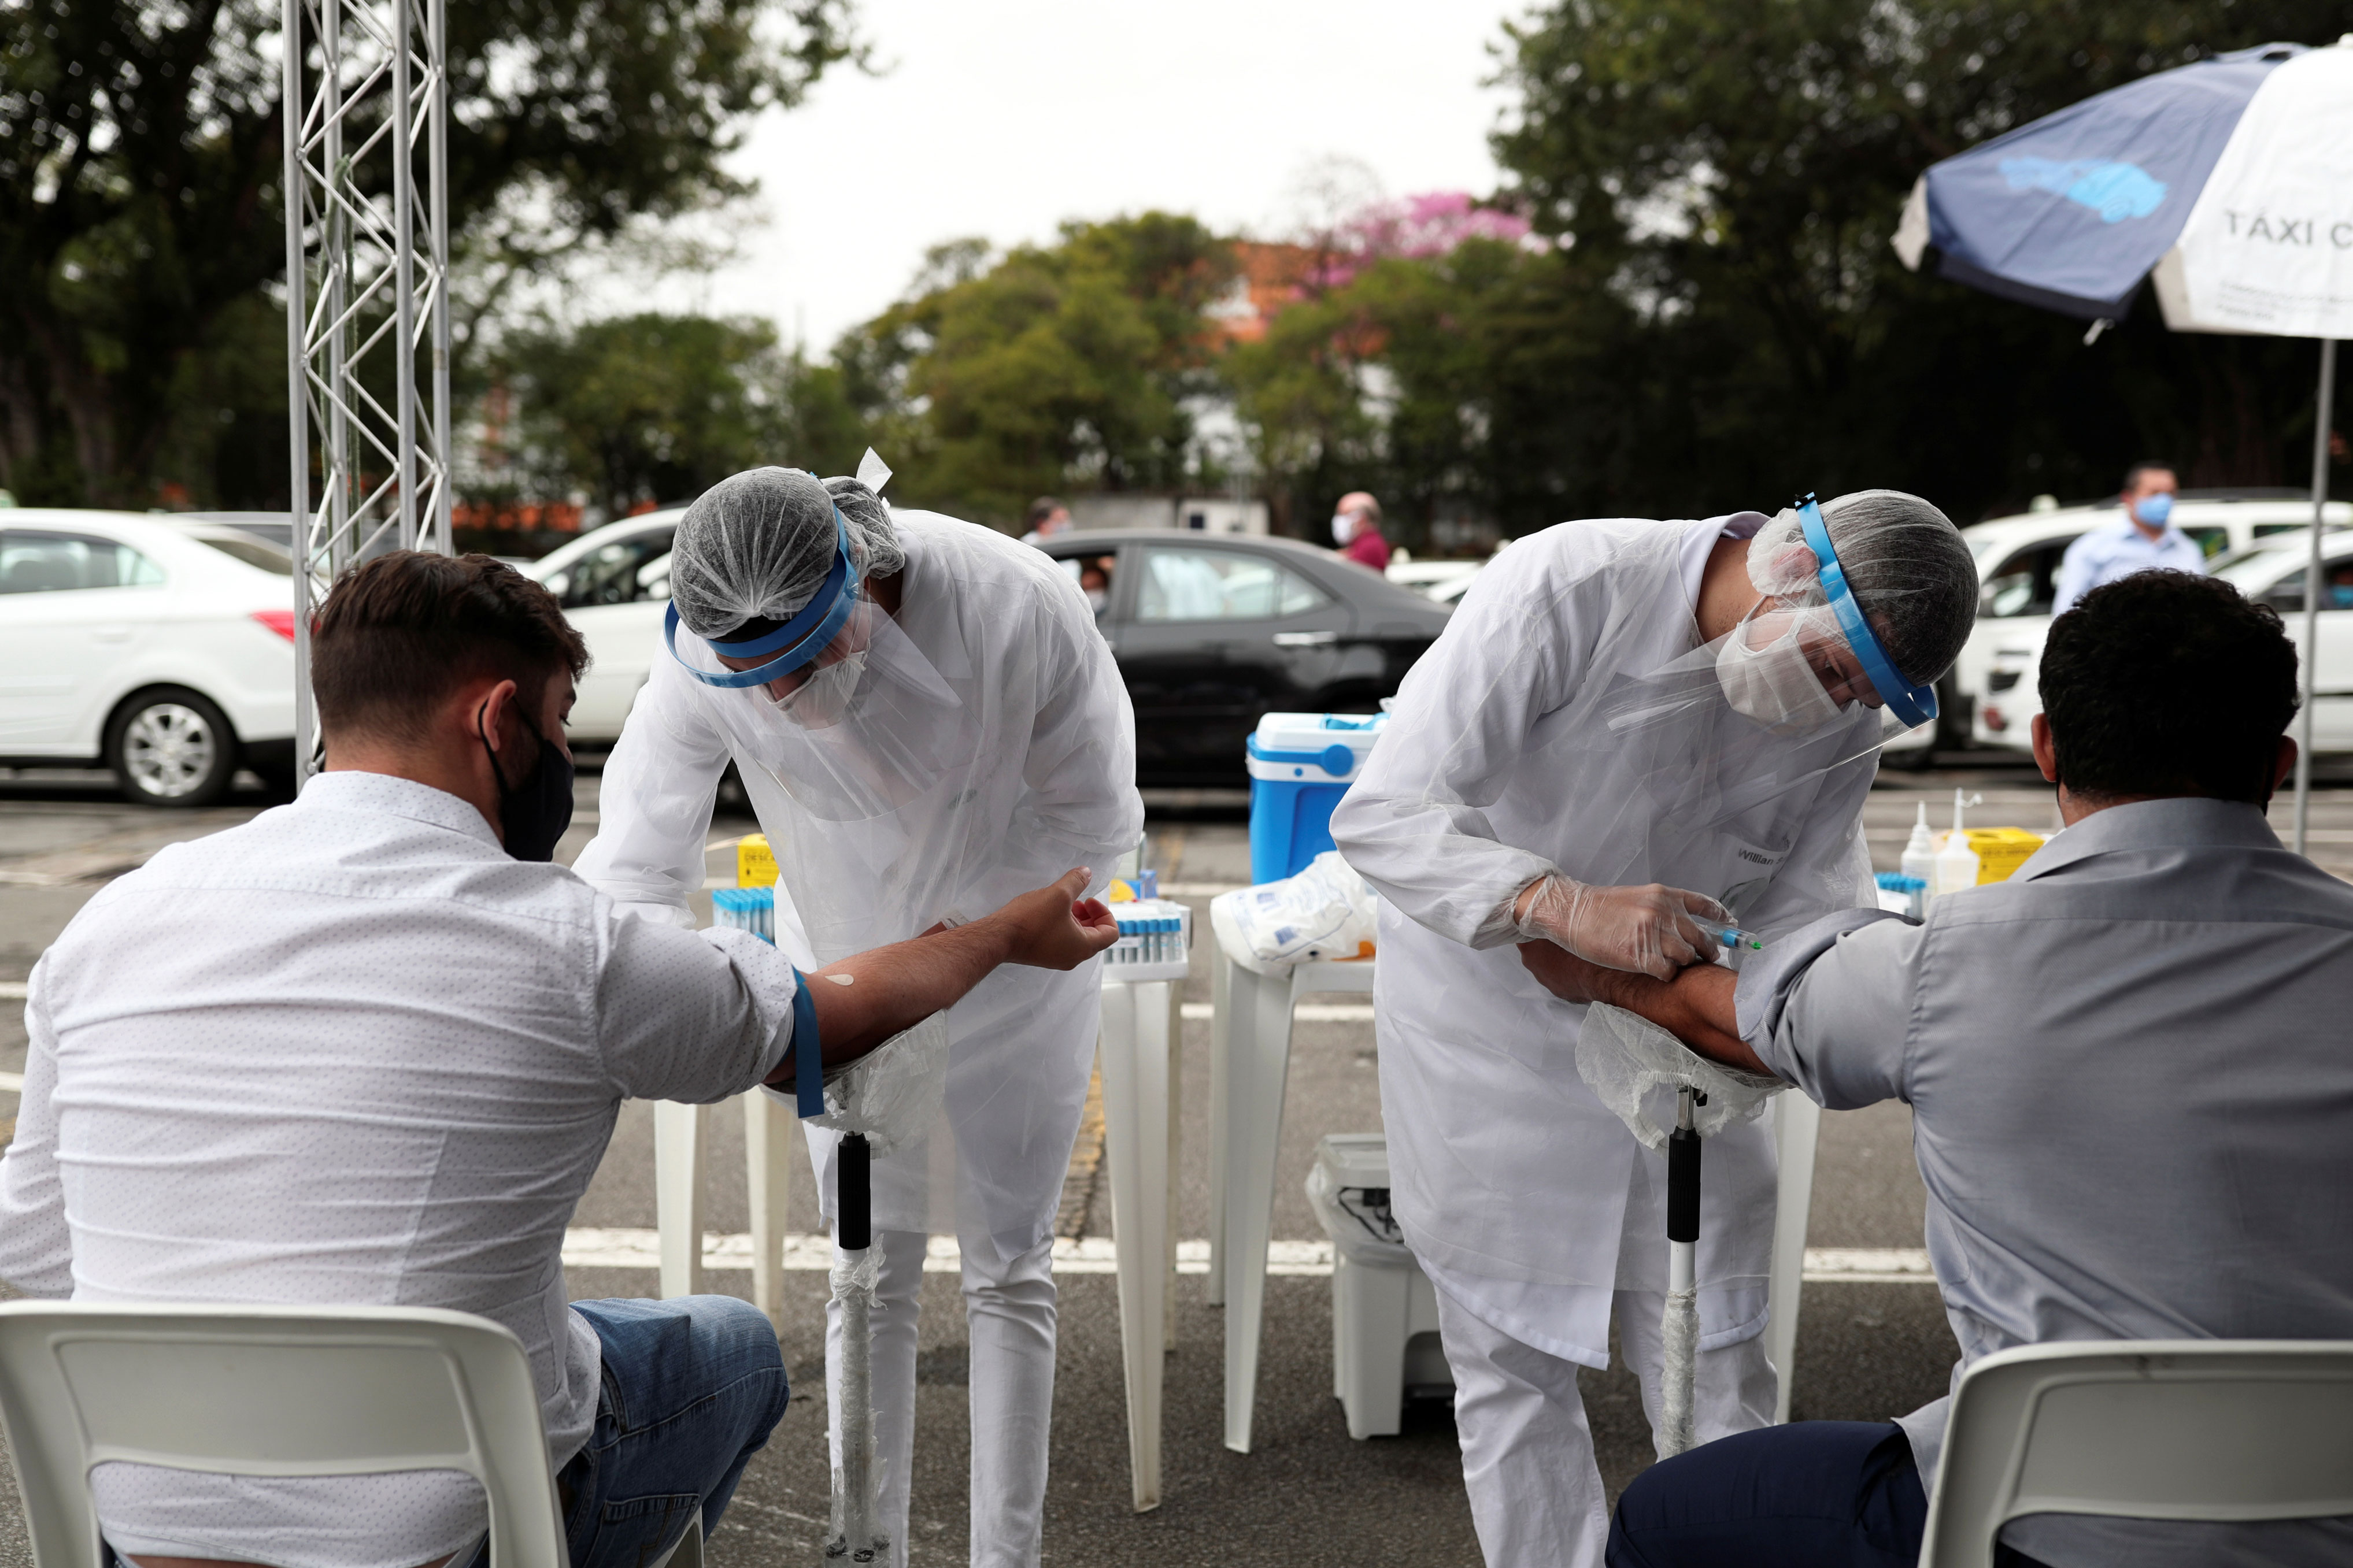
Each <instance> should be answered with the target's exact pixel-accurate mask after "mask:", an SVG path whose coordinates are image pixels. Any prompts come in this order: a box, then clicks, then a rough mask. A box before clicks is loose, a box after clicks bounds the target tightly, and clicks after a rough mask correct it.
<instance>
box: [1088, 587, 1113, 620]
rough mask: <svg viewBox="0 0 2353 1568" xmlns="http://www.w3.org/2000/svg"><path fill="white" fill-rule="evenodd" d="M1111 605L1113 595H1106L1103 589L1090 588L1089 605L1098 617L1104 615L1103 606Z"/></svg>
mask: <svg viewBox="0 0 2353 1568" xmlns="http://www.w3.org/2000/svg"><path fill="white" fill-rule="evenodd" d="M1110 603H1111V595H1109V594H1106V593H1104V592H1103V590H1102V589H1101V588H1090V589H1088V590H1087V605H1088V606H1089V607H1090V608H1091V609H1092V610H1093V611H1094V613H1095V614H1096V615H1099V616H1100V615H1102V614H1103V606H1104V605H1108V604H1110Z"/></svg>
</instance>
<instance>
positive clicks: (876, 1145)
mask: <svg viewBox="0 0 2353 1568" xmlns="http://www.w3.org/2000/svg"><path fill="white" fill-rule="evenodd" d="M819 984H822V982H820V983H819ZM947 1082H948V1016H947V1015H946V1014H945V1013H934V1014H933V1015H932V1016H930V1017H928V1018H926V1019H924V1020H923V1022H922V1023H920V1024H917V1025H916V1026H914V1027H913V1028H912V1029H903V1030H902V1031H900V1032H899V1033H898V1034H895V1035H893V1036H892V1037H890V1038H889V1039H887V1040H885V1041H883V1042H882V1043H881V1045H879V1046H877V1047H874V1048H873V1049H872V1050H871V1051H869V1052H868V1053H867V1054H866V1055H864V1056H862V1057H860V1058H858V1060H857V1061H856V1062H855V1063H853V1064H851V1065H850V1066H849V1068H844V1069H843V1070H842V1071H841V1072H839V1073H829V1074H828V1075H827V1077H826V1082H825V1114H824V1115H823V1116H812V1117H810V1118H809V1119H808V1121H809V1123H810V1125H812V1126H816V1127H828V1128H831V1129H832V1130H833V1131H836V1132H863V1133H864V1134H866V1141H867V1142H868V1143H870V1144H871V1145H872V1146H873V1152H875V1153H876V1154H878V1155H881V1154H888V1153H891V1152H892V1151H894V1150H898V1149H903V1148H905V1147H906V1146H907V1145H909V1144H911V1143H913V1142H917V1141H918V1140H920V1139H921V1138H922V1137H923V1135H924V1134H925V1133H926V1132H928V1131H931V1128H932V1124H933V1122H934V1121H936V1120H937V1119H938V1117H939V1114H940V1106H941V1103H942V1101H943V1100H944V1096H945V1095H946V1092H947Z"/></svg>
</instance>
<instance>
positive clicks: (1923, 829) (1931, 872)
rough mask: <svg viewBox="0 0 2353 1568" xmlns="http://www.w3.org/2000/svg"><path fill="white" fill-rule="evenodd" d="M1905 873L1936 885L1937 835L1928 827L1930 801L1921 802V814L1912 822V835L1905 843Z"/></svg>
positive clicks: (1924, 882)
mask: <svg viewBox="0 0 2353 1568" xmlns="http://www.w3.org/2000/svg"><path fill="white" fill-rule="evenodd" d="M1903 870H1904V875H1905V876H1907V877H1917V878H1918V879H1920V881H1921V884H1922V885H1923V886H1926V887H1934V886H1935V885H1936V835H1935V834H1934V833H1932V832H1931V831H1930V830H1929V827H1928V803H1927V802H1926V801H1925V800H1924V801H1922V802H1921V803H1920V814H1919V816H1918V818H1917V819H1916V820H1915V822H1914V823H1913V824H1912V837H1910V838H1908V839H1906V840H1905V843H1904V865H1903Z"/></svg>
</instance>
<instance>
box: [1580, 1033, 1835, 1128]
mask: <svg viewBox="0 0 2353 1568" xmlns="http://www.w3.org/2000/svg"><path fill="white" fill-rule="evenodd" d="M1577 1076H1579V1077H1580V1078H1582V1079H1585V1083H1586V1087H1587V1088H1588V1089H1592V1090H1593V1092H1594V1093H1595V1094H1596V1095H1598V1096H1599V1097H1600V1100H1601V1103H1602V1104H1604V1105H1606V1106H1608V1107H1609V1109H1610V1110H1614V1111H1616V1112H1617V1113H1618V1120H1619V1121H1623V1122H1624V1123H1625V1124H1626V1129H1627V1131H1630V1132H1631V1133H1633V1134H1634V1136H1635V1137H1637V1138H1639V1139H1641V1141H1642V1145H1643V1147H1644V1148H1647V1149H1664V1148H1665V1147H1666V1146H1667V1132H1668V1129H1667V1128H1665V1127H1661V1126H1658V1125H1657V1124H1655V1123H1654V1122H1652V1121H1651V1119H1650V1117H1649V1116H1647V1115H1646V1114H1644V1112H1643V1110H1642V1101H1643V1100H1645V1099H1646V1098H1648V1097H1649V1095H1650V1092H1651V1090H1652V1089H1658V1088H1662V1087H1665V1088H1671V1089H1683V1088H1691V1089H1698V1090H1699V1091H1700V1092H1701V1093H1703V1094H1704V1095H1706V1096H1707V1103H1706V1104H1705V1105H1703V1106H1700V1107H1698V1108H1696V1109H1695V1110H1694V1111H1693V1113H1692V1127H1693V1130H1694V1131H1696V1132H1698V1133H1699V1135H1700V1136H1701V1137H1703V1138H1713V1137H1715V1135H1716V1134H1717V1133H1718V1132H1721V1131H1724V1130H1725V1128H1727V1127H1731V1126H1735V1125H1737V1124H1738V1123H1740V1122H1744V1121H1756V1120H1757V1117H1759V1116H1761V1115H1763V1114H1764V1111H1765V1102H1766V1101H1767V1100H1770V1099H1772V1098H1773V1096H1775V1095H1777V1094H1778V1093H1780V1092H1781V1090H1783V1089H1787V1088H1788V1087H1789V1086H1788V1084H1786V1083H1783V1082H1782V1081H1781V1080H1780V1079H1778V1078H1769V1077H1760V1076H1759V1075H1757V1074H1756V1073H1750V1072H1742V1071H1741V1070H1740V1069H1739V1068H1728V1067H1723V1066H1720V1065H1718V1064H1717V1063H1715V1062H1712V1061H1709V1060H1708V1059H1707V1058H1705V1057H1703V1056H1700V1055H1698V1054H1697V1053H1696V1052H1694V1051H1693V1050H1692V1048H1691V1047H1689V1046H1686V1045H1684V1044H1683V1042H1682V1041H1681V1040H1678V1039H1677V1038H1675V1037H1673V1036H1672V1035H1671V1034H1669V1033H1667V1032H1666V1031H1665V1030H1664V1029H1662V1028H1660V1027H1659V1026H1657V1025H1656V1024H1653V1023H1651V1021H1650V1020H1649V1019H1648V1018H1644V1017H1642V1016H1640V1015H1637V1014H1633V1013H1629V1012H1627V1011H1625V1010H1624V1009H1623V1008H1619V1007H1612V1006H1610V1005H1608V1004H1607V1003H1603V1002H1596V1003H1594V1004H1593V1005H1591V1006H1590V1007H1588V1008H1587V1009H1586V1014H1585V1026H1584V1027H1583V1028H1582V1029H1579V1030H1578V1031H1577ZM1668 1103H1669V1105H1670V1106H1672V1103H1673V1102H1672V1100H1670V1101H1669V1102H1668Z"/></svg>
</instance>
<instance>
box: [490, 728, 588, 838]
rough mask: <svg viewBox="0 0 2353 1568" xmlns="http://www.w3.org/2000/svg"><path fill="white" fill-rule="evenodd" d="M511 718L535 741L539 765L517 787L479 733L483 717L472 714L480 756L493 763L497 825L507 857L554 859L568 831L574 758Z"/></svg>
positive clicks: (536, 730) (537, 730) (532, 729)
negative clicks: (537, 745) (559, 840)
mask: <svg viewBox="0 0 2353 1568" xmlns="http://www.w3.org/2000/svg"><path fill="white" fill-rule="evenodd" d="M515 717H516V718H518V719H522V727H523V728H524V729H526V730H528V731H531V733H532V738H533V740H535V741H537V742H539V766H538V768H537V769H536V770H535V771H533V773H531V774H530V775H529V776H527V777H525V778H524V779H523V780H522V782H521V783H520V784H509V783H507V775H506V774H505V773H503V772H502V771H501V769H500V767H499V754H498V753H497V752H493V751H491V738H490V736H488V735H487V734H484V733H483V731H482V715H481V713H480V711H479V710H478V711H476V713H475V714H474V733H475V734H476V735H477V736H480V739H481V742H482V754H483V755H484V756H486V757H488V758H490V759H491V776H492V777H493V778H495V779H497V780H498V781H499V823H500V826H502V827H503V828H504V829H505V830H506V844H507V853H508V854H510V855H512V856H513V857H514V858H516V859H518V860H553V859H554V858H555V843H556V840H557V839H559V838H562V837H564V830H565V828H567V827H569V826H572V759H571V758H570V757H568V756H566V755H565V753H564V750H563V748H562V747H560V746H558V745H557V744H556V743H555V742H553V741H551V740H549V739H548V738H547V737H546V736H544V735H543V734H541V733H540V732H539V726H538V725H536V724H534V723H533V722H532V721H530V720H529V719H523V715H522V710H521V709H517V710H515Z"/></svg>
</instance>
